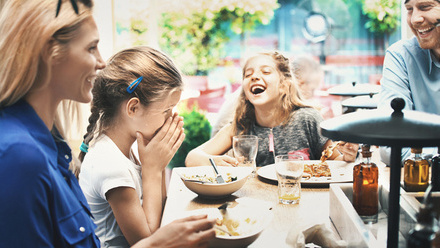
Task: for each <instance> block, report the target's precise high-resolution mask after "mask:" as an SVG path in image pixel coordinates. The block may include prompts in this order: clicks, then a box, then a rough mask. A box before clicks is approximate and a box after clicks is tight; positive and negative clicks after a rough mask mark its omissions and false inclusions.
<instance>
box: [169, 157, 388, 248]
mask: <svg viewBox="0 0 440 248" xmlns="http://www.w3.org/2000/svg"><path fill="white" fill-rule="evenodd" d="M378 163H381V162H380V161H378ZM380 167H381V168H382V172H381V173H382V175H381V176H380V177H381V178H382V179H384V180H385V181H388V180H387V178H388V179H389V168H387V167H386V166H385V165H383V166H380ZM257 169H258V168H257ZM385 183H386V182H385ZM277 189H278V186H277V182H276V181H275V182H274V181H272V180H267V179H265V178H263V177H260V176H258V175H256V176H255V177H253V178H248V179H247V181H246V183H245V184H244V186H243V187H242V188H241V189H240V190H238V191H236V192H235V193H233V194H232V195H230V196H228V197H226V198H222V199H205V198H202V197H199V196H198V195H197V194H196V193H193V192H192V191H190V190H189V189H188V188H187V187H186V186H185V185H184V183H183V182H182V180H181V178H180V177H179V175H178V174H177V173H175V172H174V171H172V173H171V179H170V183H169V186H168V193H167V199H166V204H165V207H164V211H163V216H162V222H161V225H162V226H163V225H166V224H168V223H170V222H172V221H173V220H176V219H180V218H182V217H184V216H187V215H186V214H185V212H186V211H191V210H197V209H202V208H217V207H219V206H221V205H222V204H223V203H225V202H231V201H234V200H236V199H239V198H254V199H257V200H261V201H262V202H266V203H271V204H272V211H273V214H274V215H273V216H274V217H273V220H272V222H271V223H270V224H269V225H268V226H267V227H266V228H265V229H264V230H263V231H262V233H261V234H260V236H259V237H258V238H257V240H256V241H255V242H253V243H252V244H251V245H250V246H249V247H251V248H252V247H278V248H283V247H292V246H291V244H289V243H291V241H290V242H288V241H287V240H288V239H289V240H292V239H294V237H296V236H295V234H298V233H299V232H301V231H304V230H306V229H308V228H310V227H312V226H314V225H317V224H325V225H326V226H327V227H329V228H330V230H332V231H333V232H334V233H335V234H336V235H337V237H339V235H338V234H337V231H336V229H335V227H334V226H333V225H332V222H331V220H330V218H329V206H330V202H329V195H330V194H329V187H328V185H327V186H324V187H322V186H320V187H315V186H312V187H310V186H307V187H306V185H302V189H301V200H300V202H299V204H293V205H285V204H280V203H278V195H277Z"/></svg>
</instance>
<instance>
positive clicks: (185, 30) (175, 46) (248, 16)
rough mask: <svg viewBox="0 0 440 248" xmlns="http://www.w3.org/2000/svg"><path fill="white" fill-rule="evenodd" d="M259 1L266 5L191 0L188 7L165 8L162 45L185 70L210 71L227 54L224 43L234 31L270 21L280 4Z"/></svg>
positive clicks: (242, 30)
mask: <svg viewBox="0 0 440 248" xmlns="http://www.w3.org/2000/svg"><path fill="white" fill-rule="evenodd" d="M260 2H264V3H263V7H265V8H259V9H253V8H252V7H249V6H248V5H243V4H242V3H241V4H240V1H233V3H231V1H229V4H227V3H222V1H218V2H213V3H207V4H208V5H207V6H205V7H203V6H198V7H197V8H191V7H190V4H189V3H188V6H187V7H186V9H187V11H182V9H180V10H181V11H180V12H179V11H169V12H165V13H163V14H162V20H161V25H160V26H161V27H162V29H163V30H162V37H161V39H160V46H161V49H162V50H164V51H165V52H167V53H168V54H170V56H171V57H173V58H174V59H175V61H176V63H177V64H178V66H179V68H181V70H182V72H183V73H184V74H186V75H207V72H208V71H209V70H210V69H212V68H215V67H216V66H217V65H218V64H219V62H220V60H221V59H222V58H223V57H224V56H225V50H224V46H225V44H226V43H227V42H228V41H229V40H230V35H231V31H232V32H234V33H236V34H242V33H244V32H247V31H253V30H254V29H255V27H256V26H258V25H260V24H268V23H269V22H270V20H271V19H272V17H273V15H274V10H275V9H276V8H278V7H279V5H278V4H277V3H276V0H264V1H262V0H260ZM202 5H203V4H202ZM234 5H235V6H234ZM188 9H189V10H188Z"/></svg>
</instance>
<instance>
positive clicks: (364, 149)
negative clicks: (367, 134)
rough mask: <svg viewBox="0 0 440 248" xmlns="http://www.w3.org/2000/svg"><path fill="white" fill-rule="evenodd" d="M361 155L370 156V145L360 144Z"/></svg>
mask: <svg viewBox="0 0 440 248" xmlns="http://www.w3.org/2000/svg"><path fill="white" fill-rule="evenodd" d="M362 156H363V157H364V158H369V157H371V152H370V145H368V144H363V145H362Z"/></svg>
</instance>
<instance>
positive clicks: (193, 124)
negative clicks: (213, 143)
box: [169, 103, 211, 167]
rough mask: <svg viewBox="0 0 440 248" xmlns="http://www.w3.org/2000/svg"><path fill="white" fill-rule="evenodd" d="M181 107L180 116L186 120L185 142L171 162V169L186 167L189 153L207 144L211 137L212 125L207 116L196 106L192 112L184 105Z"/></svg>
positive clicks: (184, 125) (184, 126)
mask: <svg viewBox="0 0 440 248" xmlns="http://www.w3.org/2000/svg"><path fill="white" fill-rule="evenodd" d="M179 107H180V110H179V115H180V116H182V117H183V119H184V124H183V128H184V129H185V131H184V132H185V140H184V141H183V143H182V145H181V146H180V148H179V150H177V152H176V154H175V155H174V157H173V159H172V160H171V162H170V164H169V167H184V166H185V159H186V155H187V154H188V152H190V151H191V150H192V149H194V148H196V147H197V146H199V145H201V144H203V143H205V142H206V141H207V140H209V138H210V135H211V124H210V123H209V120H208V119H207V118H206V116H205V114H204V113H202V112H200V111H199V110H198V107H197V105H194V106H193V108H192V109H191V110H190V109H188V108H187V107H186V104H184V103H183V104H181V105H179Z"/></svg>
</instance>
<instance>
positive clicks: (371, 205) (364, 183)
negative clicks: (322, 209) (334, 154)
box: [353, 144, 379, 223]
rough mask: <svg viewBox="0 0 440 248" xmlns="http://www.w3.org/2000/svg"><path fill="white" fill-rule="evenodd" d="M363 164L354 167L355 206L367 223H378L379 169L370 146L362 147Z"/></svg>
mask: <svg viewBox="0 0 440 248" xmlns="http://www.w3.org/2000/svg"><path fill="white" fill-rule="evenodd" d="M362 157H363V162H361V163H360V164H357V165H355V166H354V167H353V206H354V209H356V212H357V213H358V214H359V216H360V217H361V219H362V220H363V221H364V222H365V223H371V222H372V223H376V222H377V216H378V212H379V192H378V189H379V182H378V180H379V169H378V168H377V166H376V164H375V163H372V162H371V161H370V160H371V152H370V145H365V144H364V145H363V146H362Z"/></svg>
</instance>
